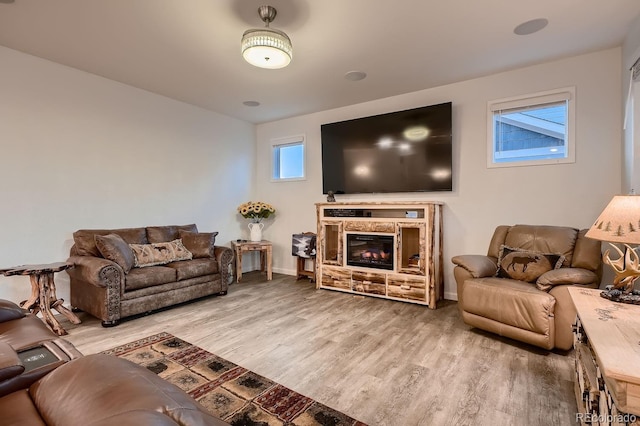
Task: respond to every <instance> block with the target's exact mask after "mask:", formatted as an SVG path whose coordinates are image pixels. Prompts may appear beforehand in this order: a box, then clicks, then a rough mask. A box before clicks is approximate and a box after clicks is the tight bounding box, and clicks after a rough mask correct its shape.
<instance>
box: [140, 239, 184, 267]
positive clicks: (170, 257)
mask: <svg viewBox="0 0 640 426" xmlns="http://www.w3.org/2000/svg"><path fill="white" fill-rule="evenodd" d="M130 247H131V249H132V250H133V254H134V256H135V266H136V267H138V268H143V267H147V266H155V265H164V264H165V263H169V262H175V261H178V260H190V259H192V258H193V255H192V254H191V252H190V251H189V250H187V249H186V248H185V246H184V245H183V244H182V240H179V239H178V240H173V241H169V242H166V243H155V244H131V246H130Z"/></svg>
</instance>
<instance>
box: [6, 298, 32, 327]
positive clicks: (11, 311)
mask: <svg viewBox="0 0 640 426" xmlns="http://www.w3.org/2000/svg"><path fill="white" fill-rule="evenodd" d="M26 314H27V311H25V310H24V309H22V308H21V307H20V306H18V305H16V304H15V303H13V302H10V301H8V300H4V299H0V322H7V321H11V320H15V319H18V318H22V317H23V316H25V315H26Z"/></svg>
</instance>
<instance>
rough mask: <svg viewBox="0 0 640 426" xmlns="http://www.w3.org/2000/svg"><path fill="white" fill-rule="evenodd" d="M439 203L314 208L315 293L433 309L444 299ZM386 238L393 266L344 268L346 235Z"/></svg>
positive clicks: (323, 205) (341, 204)
mask: <svg viewBox="0 0 640 426" xmlns="http://www.w3.org/2000/svg"><path fill="white" fill-rule="evenodd" d="M442 210H443V203H442V202H437V201H430V202H378V203H371V202H332V203H317V204H316V214H317V225H318V238H317V243H316V244H317V247H316V249H317V250H316V252H317V254H316V262H317V265H316V273H317V277H316V288H322V289H327V290H336V291H342V292H346V293H352V294H359V295H365V296H373V297H381V298H385V299H390V300H398V301H403V302H411V303H418V304H422V305H426V306H428V307H429V308H431V309H435V308H436V304H437V302H438V300H442V297H443V293H444V272H443V258H442V246H443V235H442V229H443V228H442V227H443V220H442ZM348 234H366V235H387V236H389V235H391V236H393V237H394V244H393V265H392V267H390V266H387V268H385V269H379V268H378V267H367V266H362V265H349V264H348V263H347V262H348V259H347V254H346V253H347V235H348Z"/></svg>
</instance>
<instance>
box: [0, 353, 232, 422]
mask: <svg viewBox="0 0 640 426" xmlns="http://www.w3.org/2000/svg"><path fill="white" fill-rule="evenodd" d="M0 412H1V413H2V418H1V419H0V423H2V424H3V425H16V426H17V425H60V426H62V425H65V426H66V425H84V426H107V425H118V426H128V425H132V426H133V425H135V426H138V425H158V426H161V425H199V426H200V425H211V426H222V425H227V424H228V423H226V422H224V421H222V420H220V419H217V418H215V417H213V416H211V415H210V414H208V413H206V412H205V410H204V408H203V407H202V406H201V405H200V404H198V403H197V402H196V401H195V400H193V399H192V398H191V397H190V396H189V395H188V394H187V393H186V392H184V391H183V390H182V389H180V388H178V387H177V386H175V385H172V384H171V383H169V382H167V381H165V380H163V379H161V378H160V377H158V376H157V375H155V374H154V373H152V372H151V371H149V370H147V369H146V368H143V367H140V366H139V365H136V364H134V363H132V362H130V361H128V360H125V359H123V358H116V357H114V356H111V355H104V354H95V355H87V356H84V357H81V358H78V359H75V360H73V361H70V362H68V363H66V364H64V365H62V366H60V367H58V368H56V369H55V370H53V371H52V372H50V373H49V374H47V375H46V376H44V377H43V378H42V379H40V380H38V381H37V382H35V383H34V384H33V385H31V386H30V387H29V388H28V389H23V390H18V391H15V392H13V393H10V394H8V395H5V396H3V397H1V398H0Z"/></svg>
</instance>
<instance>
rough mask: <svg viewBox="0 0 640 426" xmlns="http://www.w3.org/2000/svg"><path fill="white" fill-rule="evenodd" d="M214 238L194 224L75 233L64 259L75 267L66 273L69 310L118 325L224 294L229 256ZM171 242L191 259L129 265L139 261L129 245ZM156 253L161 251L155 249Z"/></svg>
mask: <svg viewBox="0 0 640 426" xmlns="http://www.w3.org/2000/svg"><path fill="white" fill-rule="evenodd" d="M216 234H217V233H198V230H197V227H196V225H183V226H150V227H146V228H127V229H83V230H79V231H76V232H74V233H73V239H74V245H73V247H72V248H71V252H70V257H69V259H68V261H69V262H71V263H73V264H74V265H75V267H74V268H73V269H70V270H68V271H67V272H68V274H69V276H70V278H71V280H70V286H71V306H73V307H74V308H76V309H79V310H82V311H85V312H88V313H90V314H91V315H93V316H95V317H97V318H100V319H101V320H102V325H103V326H105V327H106V326H112V325H116V324H118V322H119V321H120V319H121V318H126V317H129V316H132V315H137V314H141V313H145V312H150V311H153V310H156V309H159V308H164V307H167V306H172V305H175V304H178V303H182V302H186V301H189V300H193V299H197V298H199V297H203V296H208V295H212V294H226V293H227V289H228V286H229V283H230V282H231V281H232V280H233V276H232V270H231V263H232V261H233V252H232V251H231V249H230V248H228V247H222V246H217V245H214V243H215V235H216ZM175 240H181V241H182V242H183V243H184V247H185V248H187V249H189V250H191V251H192V252H193V259H191V260H179V261H175V262H170V263H165V264H161V265H154V266H146V267H136V266H132V263H133V260H135V261H136V262H137V261H138V259H137V258H135V256H133V252H132V251H131V250H130V248H131V247H132V246H129V245H131V244H133V245H137V246H133V247H142V246H141V245H149V244H155V245H156V246H158V245H159V246H162V243H166V242H170V241H175ZM118 241H119V243H120V244H119V243H118ZM208 241H210V244H208ZM189 243H190V244H189ZM118 244H119V245H118ZM105 246H106V247H105ZM159 249H163V250H164V247H156V250H158V251H159Z"/></svg>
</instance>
